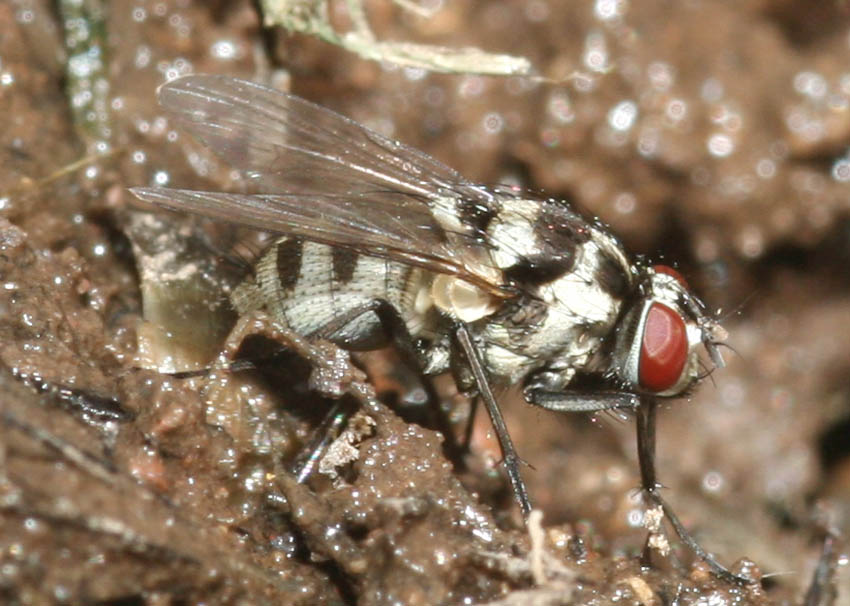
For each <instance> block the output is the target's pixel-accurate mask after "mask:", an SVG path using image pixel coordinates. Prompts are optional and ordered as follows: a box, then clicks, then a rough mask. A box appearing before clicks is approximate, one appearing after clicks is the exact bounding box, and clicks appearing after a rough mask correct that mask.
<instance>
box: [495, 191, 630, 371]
mask: <svg viewBox="0 0 850 606" xmlns="http://www.w3.org/2000/svg"><path fill="white" fill-rule="evenodd" d="M489 229H490V234H491V241H492V242H494V243H495V244H496V248H495V250H494V251H493V252H492V257H493V259H494V262H495V264H496V265H497V266H498V267H499V268H500V269H501V270H502V271H503V273H504V276H505V281H506V282H507V283H508V284H511V285H512V286H513V287H514V288H516V289H517V290H518V291H519V292H520V293H521V294H520V296H518V298H517V299H516V300H515V301H512V302H508V303H506V304H504V305H503V306H502V307H501V308H500V310H499V311H498V312H497V313H495V314H493V315H491V316H488V317H486V318H485V319H483V320H481V322H480V326H479V327H478V332H479V334H481V342H482V344H483V349H484V356H485V359H486V361H487V365H488V368H489V369H490V371H491V372H492V373H494V374H495V375H499V376H502V377H506V378H508V379H510V380H518V379H519V378H521V376H522V375H523V374H525V373H527V372H530V371H532V370H534V369H536V368H540V367H542V366H544V365H545V366H550V367H551V366H557V367H559V368H563V369H564V372H565V373H567V374H569V376H570V377H571V376H572V374H573V373H574V372H575V371H576V370H581V369H585V368H586V367H587V366H588V365H589V363H590V361H591V359H592V358H593V357H594V355H595V354H596V352H597V351H598V350H599V349H600V347H601V344H602V342H603V340H604V339H605V338H606V337H607V336H608V335H609V334H610V333H611V332H612V330H613V327H614V325H615V322H616V320H617V318H618V316H619V314H620V308H621V306H622V304H623V302H624V300H625V298H626V296H627V293H628V292H630V291H631V290H632V288H633V286H632V281H633V277H634V272H633V270H632V265H631V263H630V261H629V259H628V257H627V256H626V254H625V252H624V251H623V249H622V246H621V245H620V243H619V241H617V240H616V238H614V237H613V236H612V235H611V234H610V233H609V232H608V231H607V230H605V229H604V228H603V227H601V226H599V225H596V224H595V223H591V222H589V221H587V220H585V219H584V218H583V217H581V216H579V215H578V214H576V213H575V212H573V211H572V210H571V209H569V208H568V207H566V206H565V205H563V204H559V203H557V202H554V201H546V202H539V201H534V200H510V201H506V202H504V206H503V209H502V211H501V212H500V214H499V215H498V216H497V217H496V218H495V219H494V220H493V221H492V222H491V226H490V228H489Z"/></svg>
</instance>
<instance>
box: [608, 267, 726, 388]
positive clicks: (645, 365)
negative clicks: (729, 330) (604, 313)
mask: <svg viewBox="0 0 850 606" xmlns="http://www.w3.org/2000/svg"><path fill="white" fill-rule="evenodd" d="M642 273H643V276H642V279H641V281H640V284H639V287H638V296H637V297H635V299H634V302H633V303H632V304H631V306H630V307H629V308H627V309H626V310H625V315H624V316H623V319H622V322H621V324H620V327H619V329H618V332H617V336H616V342H615V345H614V363H615V367H616V373H617V376H618V378H619V379H620V380H621V381H623V382H624V383H625V384H626V385H628V386H630V387H632V388H634V389H636V390H637V391H640V392H643V393H650V394H654V395H659V396H677V395H680V394H682V393H684V392H685V391H687V389H688V388H689V387H691V386H692V385H693V384H694V383H695V382H696V381H697V379H699V378H700V376H701V375H702V374H704V373H703V372H702V371H701V369H700V358H699V353H700V350H701V349H702V348H705V350H706V352H707V353H708V355H709V357H710V359H711V362H712V364H714V366H715V368H720V367H722V366H723V358H722V357H721V356H720V352H719V351H718V348H717V345H718V343H720V342H722V341H723V340H724V339H725V337H726V333H725V331H724V330H723V328H722V327H721V326H720V325H719V324H718V323H717V322H716V321H715V320H714V319H713V318H710V317H709V316H707V315H706V314H705V313H704V311H703V306H702V304H701V302H700V301H699V300H698V299H697V298H696V297H695V296H694V295H693V294H691V292H690V290H689V289H688V285H687V283H686V282H685V280H684V278H682V276H681V275H680V274H679V272H677V271H676V270H675V269H673V268H672V267H668V266H666V265H655V266H651V267H646V268H645V269H643V272H642Z"/></svg>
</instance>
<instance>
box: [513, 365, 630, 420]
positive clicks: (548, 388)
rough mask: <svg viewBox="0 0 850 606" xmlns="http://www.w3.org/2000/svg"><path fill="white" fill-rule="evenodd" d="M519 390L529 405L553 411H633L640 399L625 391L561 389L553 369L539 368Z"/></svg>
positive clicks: (560, 376)
mask: <svg viewBox="0 0 850 606" xmlns="http://www.w3.org/2000/svg"><path fill="white" fill-rule="evenodd" d="M570 378H571V377H570ZM522 393H523V396H525V400H526V402H528V403H529V404H534V405H535V406H540V407H541V408H545V409H546V410H552V411H555V412H603V411H606V410H630V411H634V410H637V408H638V407H639V406H640V398H639V397H638V396H637V395H636V394H633V393H631V392H628V391H617V390H613V389H612V390H596V391H578V390H569V389H565V388H564V375H563V373H559V372H556V371H541V372H538V373H536V374H534V375H532V376H530V377H529V379H528V381H526V384H525V387H524V388H523V391H522Z"/></svg>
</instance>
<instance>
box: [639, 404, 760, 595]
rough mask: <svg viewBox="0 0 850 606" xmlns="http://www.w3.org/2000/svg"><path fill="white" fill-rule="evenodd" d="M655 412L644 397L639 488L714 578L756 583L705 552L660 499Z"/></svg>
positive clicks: (641, 406) (641, 415) (641, 419)
mask: <svg viewBox="0 0 850 606" xmlns="http://www.w3.org/2000/svg"><path fill="white" fill-rule="evenodd" d="M657 408H658V401H657V400H656V399H655V398H653V397H650V396H643V397H641V403H640V406H639V407H638V409H637V443H638V461H639V462H640V479H641V488H642V489H643V493H644V495H645V496H646V498H647V500H648V501H649V502H650V504H651V505H652V506H653V507H657V508H659V509H661V511H662V512H663V513H664V517H666V518H667V520H668V521H669V522H670V525H671V526H672V527H673V530H675V531H676V535H678V537H679V540H681V541H682V543H684V544H685V545H687V547H688V549H690V550H691V551H692V552H693V553H694V555H696V556H697V557H698V558H699V559H701V560H702V561H703V562H705V563H706V564H707V565H708V567H709V568H710V569H711V572H712V573H713V574H714V575H715V576H716V577H718V578H720V579H722V580H724V581H726V582H727V583H734V584H735V585H742V586H745V585H749V584H752V583H754V582H756V581H755V580H753V579H750V578H747V577H743V576H740V575H737V574H735V573H734V572H732V571H731V570H729V569H728V568H726V567H725V566H723V565H722V564H721V563H720V562H718V561H717V560H716V559H715V558H714V556H712V555H711V554H710V553H708V552H707V551H705V550H704V549H703V548H702V547H701V546H700V544H699V543H697V541H696V539H694V537H692V536H691V534H690V533H689V532H688V531H687V529H686V528H685V526H684V525H683V524H682V522H681V521H679V517H678V516H677V515H676V513H675V512H674V511H673V509H672V508H671V507H670V505H668V504H667V502H666V501H665V500H664V499H663V498H662V497H661V493H660V491H659V488H660V484H659V483H658V479H657V477H656V473H655V416H656V415H655V413H656V410H657Z"/></svg>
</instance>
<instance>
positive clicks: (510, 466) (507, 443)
mask: <svg viewBox="0 0 850 606" xmlns="http://www.w3.org/2000/svg"><path fill="white" fill-rule="evenodd" d="M455 338H456V339H457V342H458V344H459V345H460V348H461V350H462V351H463V353H464V355H465V356H466V361H467V363H468V364H469V370H470V371H472V376H473V378H474V379H475V386H476V387H477V388H478V393H479V395H480V396H481V399H482V400H483V401H484V405H485V406H486V407H487V412H488V413H489V415H490V422H491V423H492V424H493V429H494V430H495V431H496V437H497V438H498V440H499V448H500V449H501V450H502V463H503V464H504V466H505V471H506V472H507V474H508V480H510V483H511V488H512V489H513V491H514V496H515V497H516V500H517V503H519V507H520V510H522V515H523V517H524V518H527V517H528V514H529V513H531V501H529V499H528V490H527V489H526V488H525V482H523V480H522V476H521V475H520V473H519V465H520V463H521V462H522V460H521V459H520V458H519V456H518V455H517V452H516V448H514V443H513V440H511V436H510V434H509V433H508V428H507V426H506V425H505V420H504V418H502V411H501V410H500V409H499V405H498V403H497V402H496V398H495V397H494V396H493V392H492V391H491V390H490V383H489V381H488V380H487V373H486V372H485V371H484V366H483V365H482V364H481V359H480V358H479V357H478V351H477V349H476V347H475V345H474V344H473V343H472V338H471V337H470V336H469V331H468V330H467V328H466V325H465V324H458V325H457V327H456V328H455Z"/></svg>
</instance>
